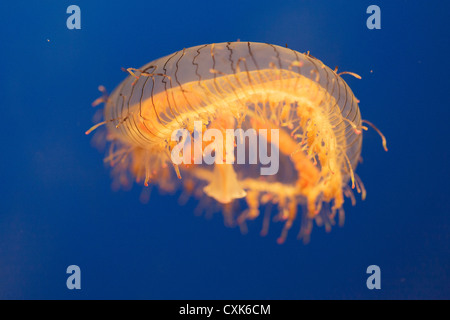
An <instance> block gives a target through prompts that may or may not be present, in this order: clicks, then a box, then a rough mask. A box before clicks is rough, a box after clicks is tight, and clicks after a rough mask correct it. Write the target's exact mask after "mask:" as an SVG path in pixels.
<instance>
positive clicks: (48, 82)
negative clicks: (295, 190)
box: [0, 0, 450, 299]
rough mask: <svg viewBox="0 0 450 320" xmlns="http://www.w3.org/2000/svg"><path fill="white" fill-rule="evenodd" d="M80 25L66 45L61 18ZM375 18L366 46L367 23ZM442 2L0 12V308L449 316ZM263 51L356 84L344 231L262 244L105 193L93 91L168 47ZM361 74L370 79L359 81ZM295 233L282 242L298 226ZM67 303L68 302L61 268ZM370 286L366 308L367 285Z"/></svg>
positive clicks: (214, 223)
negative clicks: (77, 19) (81, 305)
mask: <svg viewBox="0 0 450 320" xmlns="http://www.w3.org/2000/svg"><path fill="white" fill-rule="evenodd" d="M71 4H77V5H79V6H80V8H81V19H82V20H81V26H82V28H81V30H68V29H67V28H66V19H67V17H68V14H66V8H67V7H68V6H69V5H71ZM371 4H377V5H379V6H380V8H381V12H382V13H381V18H382V22H381V25H382V28H381V30H368V29H367V27H366V19H367V17H368V15H367V14H366V8H367V7H368V6H369V5H371ZM449 10H450V3H449V2H446V1H433V2H425V1H375V2H372V1H299V0H296V1H282V2H273V1H267V2H266V1H261V0H258V1H226V2H223V3H219V2H217V3H216V2H213V1H199V2H198V3H195V2H191V1H172V2H163V1H159V2H156V1H120V2H117V3H116V2H112V1H79V0H77V1H70V2H69V1H40V2H35V1H24V2H21V3H18V2H2V3H1V4H0V40H1V44H0V46H1V50H0V63H1V64H0V69H1V71H0V94H1V96H0V105H1V123H0V141H1V146H2V152H1V158H2V159H1V164H2V165H1V167H0V177H1V183H0V191H1V192H0V298H26V299H29V298H69V299H72V298H74V299H78V298H150V299H184V298H188V299H298V298H308V299H309V298H311V299H316V298H320V299H324V298H338V299H342V298H368V299H376V298H389V299H400V298H447V299H448V298H450V290H449V287H450V277H449V270H450V245H449V231H450V223H449V207H450V200H449V196H448V195H449V191H450V190H449V183H448V181H449V178H450V175H449V171H450V170H449V166H448V163H449V161H450V157H449V155H450V152H449V148H448V147H449V142H448V138H449V137H450V135H449V129H448V120H449V117H450V99H449V87H450V80H449V79H450V78H449V71H450V70H449V69H450V68H449V63H448V57H449V53H450V51H449V48H450V42H449V40H448V39H449V36H450V29H449V28H448V12H449ZM236 39H241V40H243V41H247V40H248V41H258V42H269V43H273V44H278V45H282V46H283V45H285V44H286V43H287V44H288V46H289V47H290V48H293V49H295V50H298V51H301V52H304V51H307V50H310V51H311V53H312V55H314V56H316V57H318V58H319V59H321V60H322V61H323V62H324V63H325V64H327V65H328V66H330V67H331V68H334V66H336V65H338V66H339V67H340V70H343V71H344V70H345V71H346V70H348V71H353V72H356V73H358V74H360V75H361V76H362V80H357V79H354V78H352V77H351V76H346V77H345V79H346V80H347V81H348V84H349V85H350V86H351V87H352V89H353V91H354V93H355V95H356V96H357V97H358V98H359V99H360V100H361V103H360V108H361V113H362V116H363V118H365V119H368V120H370V121H372V122H374V123H375V124H376V125H377V126H378V127H379V128H380V129H381V130H382V131H383V133H384V134H385V135H386V137H387V139H388V147H389V152H387V153H386V152H384V151H383V149H382V147H381V140H380V138H379V136H378V135H377V134H376V133H375V132H374V131H373V130H369V131H368V132H367V133H364V142H363V152H362V156H363V158H364V163H363V164H362V165H360V166H359V167H358V169H357V173H358V174H359V175H360V176H361V178H362V179H363V181H364V183H365V186H366V188H367V190H368V196H367V199H366V201H364V202H362V201H361V200H360V199H359V198H358V202H357V205H356V206H355V207H352V206H351V205H350V203H349V202H348V201H347V203H346V205H345V209H346V214H347V216H346V217H347V219H346V223H345V226H344V227H343V228H338V227H336V228H334V229H333V230H332V232H331V233H326V232H325V231H324V230H323V228H322V229H319V228H315V229H314V231H313V234H312V241H311V243H310V244H308V245H306V246H305V245H303V244H302V243H301V242H300V241H297V240H296V239H295V235H296V233H297V230H293V232H292V234H290V236H289V237H288V240H287V241H286V243H285V244H284V245H281V246H280V245H277V244H276V238H277V237H278V235H279V232H280V228H281V226H280V225H272V226H271V230H270V233H269V235H268V236H267V237H260V236H259V230H260V228H261V219H260V220H257V221H256V222H254V223H252V224H250V225H249V229H250V230H249V233H248V234H247V235H241V234H240V232H239V229H238V228H235V229H230V228H226V227H224V226H223V219H222V217H221V215H220V214H217V215H215V216H214V217H213V218H212V219H210V220H207V219H205V218H203V217H196V216H195V215H194V214H193V210H194V208H195V207H196V205H197V202H196V201H194V200H191V201H189V202H188V203H187V205H185V206H183V207H180V206H179V205H178V204H177V201H176V199H177V197H178V196H177V195H175V196H171V195H161V194H159V193H158V191H157V189H155V188H154V189H153V191H152V194H151V199H150V203H149V204H148V205H143V204H141V203H140V202H139V195H140V192H141V189H142V187H140V186H135V187H134V188H133V189H132V190H131V191H129V192H125V191H119V192H113V191H112V190H111V187H110V186H111V179H110V176H109V175H110V173H109V170H108V169H106V168H105V167H104V165H103V162H102V158H103V155H102V154H100V153H99V152H98V151H97V150H96V149H95V148H93V147H92V146H91V139H90V137H86V136H85V135H84V131H85V130H86V129H88V128H89V127H90V126H91V124H92V122H91V119H92V116H93V114H94V110H93V109H92V108H91V106H90V103H91V102H92V101H93V100H94V99H95V98H97V97H98V95H99V93H98V91H97V86H98V85H99V84H103V85H105V86H106V87H107V88H108V89H109V90H111V89H113V88H114V87H115V86H116V85H117V84H118V83H120V81H121V80H122V79H123V78H124V77H125V74H124V73H123V72H122V71H121V70H120V68H121V67H131V66H132V67H139V66H141V65H143V64H145V63H147V62H149V61H151V60H153V59H156V58H159V57H161V56H164V55H167V54H170V53H172V52H174V51H176V50H179V49H182V48H183V47H186V48H187V47H191V46H194V45H199V44H205V43H212V42H223V41H234V40H236ZM371 70H372V71H373V72H371ZM297 227H298V225H297ZM72 264H76V265H78V266H80V268H81V272H82V278H81V279H82V280H81V281H82V284H81V286H82V289H81V290H80V291H77V290H73V291H70V290H68V289H67V288H66V278H67V274H66V273H65V271H66V268H67V266H69V265H72ZM372 264H375V265H378V266H380V268H381V273H382V276H381V286H382V287H381V290H373V291H371V290H368V289H367V287H366V279H367V276H368V275H367V274H366V268H367V267H368V266H369V265H372Z"/></svg>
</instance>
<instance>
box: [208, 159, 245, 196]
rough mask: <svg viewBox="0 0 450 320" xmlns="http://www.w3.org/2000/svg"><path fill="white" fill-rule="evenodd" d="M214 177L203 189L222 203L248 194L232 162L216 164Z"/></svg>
mask: <svg viewBox="0 0 450 320" xmlns="http://www.w3.org/2000/svg"><path fill="white" fill-rule="evenodd" d="M212 175H213V178H212V180H211V181H210V183H209V184H208V185H207V186H206V187H205V188H204V189H203V191H204V192H205V193H206V194H207V195H208V196H210V197H211V198H214V199H216V200H217V201H218V202H220V203H223V204H225V203H230V202H232V201H233V200H234V199H240V198H243V197H245V196H246V195H247V193H246V192H245V191H244V189H243V188H242V186H241V184H240V183H239V181H238V179H237V175H236V172H235V171H234V169H233V165H232V164H226V163H224V164H215V165H214V169H213V172H212Z"/></svg>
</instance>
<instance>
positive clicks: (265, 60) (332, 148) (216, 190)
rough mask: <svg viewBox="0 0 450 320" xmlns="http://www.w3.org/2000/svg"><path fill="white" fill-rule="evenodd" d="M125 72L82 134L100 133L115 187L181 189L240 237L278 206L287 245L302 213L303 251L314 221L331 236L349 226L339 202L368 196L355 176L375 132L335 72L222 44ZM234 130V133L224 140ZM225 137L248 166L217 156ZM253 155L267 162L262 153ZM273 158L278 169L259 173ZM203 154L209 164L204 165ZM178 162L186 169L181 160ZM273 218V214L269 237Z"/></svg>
mask: <svg viewBox="0 0 450 320" xmlns="http://www.w3.org/2000/svg"><path fill="white" fill-rule="evenodd" d="M125 71H127V72H128V73H129V76H128V77H127V78H126V79H125V80H124V81H123V82H122V83H121V84H120V85H119V86H118V87H117V88H116V89H115V90H114V91H113V92H112V94H111V95H110V96H109V97H107V96H104V97H103V98H100V99H98V100H97V101H96V102H95V104H98V103H100V102H104V103H105V107H104V110H103V117H104V121H103V122H100V123H98V124H97V125H95V126H94V127H92V128H91V129H90V130H88V132H87V133H89V132H91V131H92V130H93V129H95V128H97V127H99V126H100V125H105V127H106V130H105V132H106V135H105V138H106V141H107V142H108V143H109V152H108V154H107V155H106V158H105V162H107V163H108V164H110V165H111V167H112V168H113V169H112V172H113V176H114V178H115V180H116V182H117V183H118V184H121V185H129V184H130V181H131V180H135V181H136V182H138V183H143V184H144V185H145V186H148V185H149V184H156V185H158V186H159V187H160V188H161V189H163V190H168V191H172V190H175V189H177V188H180V187H181V188H184V194H188V195H193V196H196V197H199V198H201V202H200V203H203V206H210V204H216V205H218V206H220V207H221V208H222V212H223V214H224V218H225V221H226V223H227V224H231V225H232V224H236V223H237V224H239V225H240V226H241V227H242V228H243V229H244V230H245V225H246V221H247V220H251V219H255V218H257V217H258V216H259V215H260V208H261V207H262V206H266V207H273V206H276V207H278V210H277V213H276V215H275V217H274V218H275V220H277V221H283V222H284V227H283V230H282V233H281V236H280V237H279V239H278V242H280V243H282V242H284V241H285V239H286V236H287V233H288V230H289V229H290V228H291V227H292V224H293V223H294V221H295V219H296V218H297V215H301V217H302V219H301V227H300V232H299V237H302V238H303V239H304V240H305V241H308V239H309V235H310V233H311V229H312V227H313V223H314V221H315V222H316V224H317V225H324V226H325V228H326V229H327V230H329V229H330V228H331V226H332V225H333V224H334V221H335V216H336V214H337V213H338V218H339V221H340V223H342V222H343V219H344V210H343V204H344V196H347V197H349V198H351V199H352V202H353V203H354V195H353V192H352V189H354V188H356V190H357V192H359V193H361V194H362V198H364V197H365V190H364V186H363V184H362V182H361V180H360V178H359V177H358V176H357V175H356V174H355V172H354V171H355V168H356V166H357V164H358V161H359V159H360V153H361V145H362V130H363V129H367V127H365V126H364V125H363V124H364V123H367V124H368V125H370V126H372V127H373V128H374V129H375V130H377V132H378V133H380V132H379V130H378V129H376V127H374V126H373V125H372V124H371V123H370V122H367V121H364V120H361V115H360V111H359V107H358V100H357V99H356V98H355V96H354V95H353V93H352V91H351V89H350V88H349V86H348V85H347V83H346V82H345V81H344V80H343V79H342V78H341V76H340V74H338V73H337V70H334V71H333V70H331V69H330V68H328V67H327V66H326V65H324V64H323V63H322V62H321V61H320V60H318V59H316V58H314V57H312V56H311V55H309V53H308V54H302V53H299V52H297V51H294V50H291V49H288V48H283V47H279V46H276V45H271V44H263V43H255V42H227V43H216V44H207V45H201V46H196V47H192V48H189V49H183V50H181V51H177V52H175V53H173V54H171V55H168V56H166V57H163V58H160V59H157V60H155V61H153V62H150V63H149V64H147V65H145V66H143V67H141V68H139V69H135V68H128V69H126V70H125ZM341 74H342V73H341ZM350 74H351V73H350ZM352 75H354V76H356V77H358V76H357V75H355V74H352ZM230 130H231V132H234V133H236V135H234V136H230V137H229V135H228V133H229V132H230ZM180 132H181V133H180ZM211 132H213V133H215V134H210V133H211ZM249 132H253V133H255V134H256V139H259V142H257V141H258V140H253V138H254V137H252V136H251V135H250V134H248V133H249ZM177 133H180V134H177ZM218 134H223V136H226V139H224V140H226V143H225V144H226V146H227V147H228V146H231V147H235V149H236V146H237V145H238V144H239V145H242V146H243V147H242V148H241V149H240V150H241V151H243V154H244V156H243V157H241V156H240V155H237V151H236V150H234V149H228V148H226V147H220V148H219V145H220V143H219V142H223V141H222V140H219V139H218V137H219V135H218ZM202 135H203V139H199V137H201V136H202ZM380 135H381V137H382V139H383V145H384V147H385V149H386V141H385V139H384V136H383V135H382V134H381V133H380ZM205 136H208V139H205ZM174 137H175V138H176V139H174ZM192 141H195V143H191V142H192ZM261 141H263V142H262V143H261ZM188 142H189V143H188ZM246 142H247V143H246ZM255 147H256V148H255ZM257 147H259V148H260V150H261V148H262V149H264V148H265V149H267V150H266V154H255V152H256V153H257ZM176 148H178V149H177V150H175V149H176ZM268 149H270V150H271V151H270V156H271V157H272V160H273V161H274V162H277V163H276V167H277V170H276V172H273V173H272V174H266V175H263V174H261V172H262V169H263V168H264V167H267V166H266V165H267V161H266V162H264V161H263V160H267V157H268V156H269V152H268ZM230 150H231V151H230ZM206 153H208V155H209V156H210V157H211V156H212V157H213V159H214V161H213V162H212V163H211V161H210V162H209V163H206V162H205V161H202V157H203V156H205V154H206ZM174 154H175V155H176V156H180V157H181V158H180V159H182V160H183V159H184V160H185V161H181V162H180V161H175V160H174ZM274 155H276V157H275V156H274ZM219 158H220V159H221V160H222V161H221V162H220V161H218V159H219ZM237 158H239V159H240V160H241V162H236V161H233V160H236V159H237ZM349 181H350V182H351V186H349V185H348V183H349ZM299 208H300V210H299ZM299 211H300V212H299ZM270 218H271V210H266V214H265V218H263V230H262V233H263V234H266V233H267V230H268V225H269V223H268V222H269V221H270Z"/></svg>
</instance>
